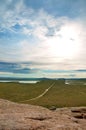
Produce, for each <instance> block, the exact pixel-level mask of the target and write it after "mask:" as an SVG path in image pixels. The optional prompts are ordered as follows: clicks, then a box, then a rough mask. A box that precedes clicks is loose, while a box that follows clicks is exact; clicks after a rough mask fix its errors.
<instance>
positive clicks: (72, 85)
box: [0, 80, 86, 107]
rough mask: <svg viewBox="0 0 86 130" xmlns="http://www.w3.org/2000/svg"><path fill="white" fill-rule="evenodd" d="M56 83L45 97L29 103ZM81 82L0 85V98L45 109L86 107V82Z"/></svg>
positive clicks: (50, 81)
mask: <svg viewBox="0 0 86 130" xmlns="http://www.w3.org/2000/svg"><path fill="white" fill-rule="evenodd" d="M54 82H55V84H54V85H53V87H51V89H49V91H48V92H47V93H46V94H45V95H44V96H43V97H40V98H39V99H36V100H30V101H29V99H31V98H35V97H37V96H39V95H40V94H42V93H43V92H44V91H45V90H46V89H47V88H48V87H49V86H50V85H51V84H52V83H54ZM80 82H81V80H80V81H75V80H74V81H73V80H72V81H71V82H69V84H65V80H46V81H40V82H38V83H36V84H23V83H21V84H20V83H17V82H14V83H13V82H11V83H0V98H3V99H7V100H10V101H14V102H19V103H27V104H33V105H41V106H45V107H51V106H56V107H71V106H72V107H74V106H86V85H85V83H86V82H85V80H84V81H82V82H81V83H80ZM27 100H28V101H27Z"/></svg>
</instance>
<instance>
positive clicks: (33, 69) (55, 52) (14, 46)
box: [0, 0, 86, 78]
mask: <svg viewBox="0 0 86 130" xmlns="http://www.w3.org/2000/svg"><path fill="white" fill-rule="evenodd" d="M0 77H24V78H25V77H26V78H33V77H36V78H39V77H48V78H86V0H0Z"/></svg>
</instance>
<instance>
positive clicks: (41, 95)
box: [20, 82, 55, 102]
mask: <svg viewBox="0 0 86 130" xmlns="http://www.w3.org/2000/svg"><path fill="white" fill-rule="evenodd" d="M54 85H55V82H53V83H52V84H51V85H50V86H49V87H48V88H47V89H46V90H45V91H44V92H43V93H42V94H40V95H39V96H37V97H35V98H31V99H28V100H23V101H20V102H27V101H32V100H36V99H39V98H41V97H43V96H44V95H45V94H46V93H47V92H48V91H49V90H50V89H51V88H52V87H53V86H54Z"/></svg>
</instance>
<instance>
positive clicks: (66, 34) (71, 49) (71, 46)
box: [49, 26, 80, 58]
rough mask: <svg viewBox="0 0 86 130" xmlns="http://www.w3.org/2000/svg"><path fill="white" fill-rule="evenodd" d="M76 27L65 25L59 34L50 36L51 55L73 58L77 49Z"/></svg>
mask: <svg viewBox="0 0 86 130" xmlns="http://www.w3.org/2000/svg"><path fill="white" fill-rule="evenodd" d="M78 39H79V38H78V33H77V30H76V28H73V27H68V26H65V27H63V28H62V29H61V30H60V32H59V34H57V35H56V36H55V37H53V38H51V39H50V41H49V43H50V51H51V53H52V56H55V57H61V58H73V57H75V56H77V54H78V51H79V48H80V46H79V40H78Z"/></svg>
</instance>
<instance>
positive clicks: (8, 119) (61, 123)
mask: <svg viewBox="0 0 86 130" xmlns="http://www.w3.org/2000/svg"><path fill="white" fill-rule="evenodd" d="M79 117H81V118H79ZM0 130H86V107H76V108H57V109H56V110H54V111H52V110H49V109H47V108H43V107H41V106H34V105H28V104H18V103H13V102H10V101H7V100H3V99H0Z"/></svg>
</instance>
